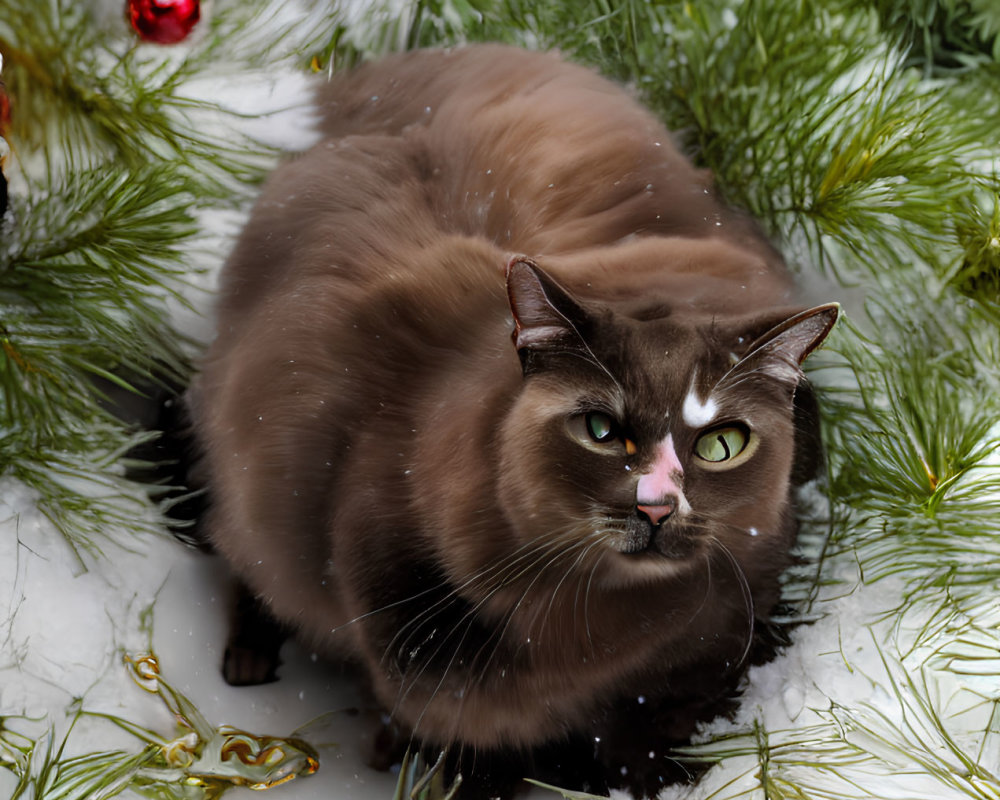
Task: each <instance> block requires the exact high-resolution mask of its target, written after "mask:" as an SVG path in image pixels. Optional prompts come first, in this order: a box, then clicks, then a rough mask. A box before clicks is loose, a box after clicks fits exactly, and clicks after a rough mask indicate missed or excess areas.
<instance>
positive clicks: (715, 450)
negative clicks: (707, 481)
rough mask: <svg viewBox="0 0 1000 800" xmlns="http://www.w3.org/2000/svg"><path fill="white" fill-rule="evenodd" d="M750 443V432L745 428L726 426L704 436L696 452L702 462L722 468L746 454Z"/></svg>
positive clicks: (700, 439) (695, 446)
mask: <svg viewBox="0 0 1000 800" xmlns="http://www.w3.org/2000/svg"><path fill="white" fill-rule="evenodd" d="M750 441H751V440H750V431H748V430H747V429H746V428H745V427H743V426H742V425H726V426H724V427H722V428H715V429H713V430H710V431H708V432H707V433H704V434H702V435H701V436H700V437H699V439H698V441H697V442H695V445H694V451H695V453H696V454H697V456H698V458H700V459H701V460H702V461H705V462H708V463H709V464H716V465H719V466H722V465H723V464H725V463H726V462H730V461H732V460H733V459H735V458H736V457H737V456H740V455H742V454H743V453H745V452H746V451H747V447H748V446H749V445H750Z"/></svg>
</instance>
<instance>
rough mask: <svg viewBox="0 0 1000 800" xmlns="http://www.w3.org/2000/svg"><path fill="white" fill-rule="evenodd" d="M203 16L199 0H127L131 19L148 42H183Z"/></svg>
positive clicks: (137, 31)
mask: <svg viewBox="0 0 1000 800" xmlns="http://www.w3.org/2000/svg"><path fill="white" fill-rule="evenodd" d="M200 17H201V2H200V0H128V18H129V22H131V23H132V27H133V28H135V32H136V33H138V34H139V36H140V37H142V39H143V41H146V42H158V43H159V44H174V43H175V42H180V41H182V40H183V39H185V38H186V37H187V35H188V34H189V33H191V29H192V28H193V27H194V26H195V24H196V23H197V22H198V19H199V18H200Z"/></svg>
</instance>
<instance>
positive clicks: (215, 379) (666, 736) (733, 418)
mask: <svg viewBox="0 0 1000 800" xmlns="http://www.w3.org/2000/svg"><path fill="white" fill-rule="evenodd" d="M322 106H323V114H324V119H323V122H322V125H323V130H324V132H325V133H326V134H327V138H326V139H325V140H324V141H323V142H321V143H320V144H318V145H317V146H316V147H314V148H313V149H312V150H310V151H309V152H307V153H306V154H304V155H303V156H301V157H300V158H297V159H296V160H294V161H292V162H291V163H289V164H288V165H286V166H284V167H283V168H281V169H279V170H278V171H277V172H276V173H275V174H274V175H273V176H272V178H271V179H270V181H269V183H268V184H267V186H266V187H265V189H264V191H263V194H262V197H261V198H260V201H259V202H258V204H257V206H256V208H255V210H254V212H253V215H252V217H251V219H250V222H249V224H248V225H247V226H246V229H245V231H244V232H243V235H242V237H241V238H240V240H239V242H238V244H237V246H236V248H235V251H234V252H233V254H232V256H231V258H230V259H229V262H228V264H227V266H226V268H225V271H224V274H223V279H222V287H221V294H220V299H219V305H218V319H219V322H218V338H217V339H216V341H215V342H214V344H213V345H212V346H211V349H210V350H209V352H208V354H207V356H206V358H205V360H204V364H203V369H202V373H201V376H200V379H199V382H198V384H197V386H196V387H195V389H194V390H193V392H192V412H193V417H194V423H195V429H196V433H197V437H198V439H199V442H200V445H201V448H202V449H203V451H204V457H205V468H206V470H207V474H208V482H209V488H210V492H211V496H212V508H211V511H210V512H209V516H208V518H207V520H206V522H205V525H206V528H207V531H208V535H209V538H210V541H211V543H212V545H213V546H214V547H215V549H216V550H218V551H219V552H220V553H222V554H223V555H224V556H225V558H226V559H227V560H228V562H229V563H230V564H231V566H232V568H233V570H234V571H235V573H236V575H237V576H238V577H239V579H240V580H241V581H243V582H244V583H245V584H246V586H248V587H249V588H250V590H251V591H252V592H253V594H254V595H256V597H258V598H259V599H260V601H261V602H262V603H263V605H264V607H265V608H266V610H267V612H269V614H271V615H273V617H274V618H275V619H276V620H278V621H280V623H281V624H283V625H285V626H287V627H289V628H291V629H293V630H295V631H296V632H297V635H298V636H300V637H301V638H302V639H303V640H304V641H305V642H306V643H308V645H309V646H310V647H314V648H316V649H317V650H319V651H320V652H323V653H325V654H328V655H329V656H330V657H331V658H334V659H347V660H350V661H353V662H355V663H357V664H358V665H360V667H361V669H362V671H363V673H364V674H365V675H366V676H367V679H368V680H369V681H370V684H371V688H372V690H373V691H374V693H375V695H376V697H377V698H378V699H379V701H380V702H381V703H382V704H384V706H385V708H386V709H388V710H389V711H390V712H391V714H392V716H393V718H394V719H395V720H396V721H397V722H398V723H399V724H400V725H401V726H403V727H404V728H405V729H406V730H408V731H411V732H412V733H413V734H414V735H415V737H416V738H417V739H418V740H420V741H422V742H424V743H425V744H428V745H433V746H439V745H446V744H453V743H458V744H460V745H461V746H462V747H463V748H464V749H465V750H466V751H467V752H476V753H478V754H480V755H482V758H483V760H484V762H485V761H487V760H488V758H487V756H486V755H485V754H489V753H493V752H498V751H503V750H511V751H522V752H527V751H531V750H533V749H538V750H539V752H543V751H545V749H546V748H551V747H555V746H556V745H558V743H560V742H582V743H583V748H584V749H585V750H587V752H588V757H590V758H593V756H594V754H595V752H596V754H597V759H598V761H604V762H606V763H608V764H609V765H612V764H614V769H615V770H617V768H618V767H617V762H616V761H615V759H617V758H618V757H619V753H620V752H623V751H624V750H626V749H627V748H628V747H629V746H631V745H630V744H629V742H630V741H631V737H634V739H635V742H634V744H635V745H636V747H637V748H638V749H639V751H641V757H642V759H647V760H648V758H649V757H648V755H647V751H648V750H650V749H652V748H651V747H650V746H649V745H648V743H649V742H651V741H657V742H666V743H670V742H674V741H678V740H682V739H683V738H684V737H686V736H688V735H689V734H690V732H691V730H692V727H693V725H694V722H695V721H696V720H697V719H698V718H699V717H700V716H704V715H705V714H708V713H711V711H712V709H713V708H715V705H714V704H715V703H716V702H717V701H718V700H719V699H720V698H724V697H726V696H728V695H729V693H731V692H732V690H733V687H734V686H735V684H736V681H737V679H738V677H739V675H740V672H741V669H742V667H743V666H744V665H745V662H746V659H747V654H748V651H749V650H750V647H751V644H752V643H753V641H754V634H755V624H756V622H757V621H760V620H766V618H767V615H768V613H769V611H770V610H771V609H772V607H773V606H774V604H775V602H776V601H777V598H778V576H779V574H780V573H781V571H782V570H783V568H785V567H786V566H787V565H788V563H789V556H788V552H789V547H790V545H791V544H792V541H793V538H794V535H795V522H794V509H793V508H792V505H791V501H790V494H789V493H790V487H791V475H792V471H793V466H794V461H795V453H796V448H797V439H796V437H797V434H796V427H795V420H794V415H795V414H794V412H795V408H796V401H795V398H796V396H797V388H799V387H801V386H802V385H803V384H802V372H801V370H800V366H799V365H800V363H801V362H802V360H803V359H804V358H805V357H806V356H807V355H808V354H809V353H810V352H811V351H812V350H813V349H814V348H816V347H817V346H818V345H819V344H820V343H821V342H822V341H823V339H824V338H825V337H826V335H827V334H828V333H829V331H830V329H831V327H832V326H833V324H834V322H835V320H836V318H837V307H836V306H835V305H825V306H820V307H818V308H813V309H810V310H805V311H804V310H802V309H801V308H800V307H798V306H797V305H796V304H795V300H794V292H793V288H792V285H791V282H790V279H789V277H788V275H787V273H786V270H785V268H784V266H783V264H782V261H781V259H780V257H779V256H778V255H777V253H776V252H775V251H774V250H773V249H772V247H771V246H770V245H769V244H768V243H767V242H766V241H765V240H764V238H763V237H762V236H761V235H760V234H759V233H758V231H757V229H756V227H755V226H754V225H753V224H752V223H751V222H750V221H749V220H747V219H745V218H744V217H743V216H741V215H740V214H738V213H735V212H734V211H732V210H730V209H727V208H726V207H725V206H723V205H722V204H721V203H720V202H719V201H718V200H717V199H716V198H715V196H714V195H713V193H712V191H711V188H710V181H709V178H708V176H707V175H706V174H704V173H702V172H699V171H697V170H695V169H694V168H693V167H691V166H690V165H689V163H688V162H687V161H686V160H685V159H684V158H683V157H682V156H681V155H680V154H679V153H678V152H677V150H676V149H675V148H674V147H673V146H672V144H671V141H670V136H669V134H668V132H667V131H666V130H665V129H664V128H663V127H662V125H661V124H660V123H659V122H658V121H657V120H656V119H655V118H654V117H653V116H652V115H651V114H649V113H648V112H647V111H645V110H644V109H643V108H641V107H640V106H639V105H638V104H637V103H635V102H634V101H633V100H632V99H631V98H630V97H629V96H628V94H627V93H626V92H624V91H623V90H621V89H620V88H618V87H616V86H614V85H612V84H611V83H609V82H607V81H606V80H604V79H602V78H600V77H598V76H597V75H595V74H593V73H592V72H590V71H588V70H586V69H583V68H581V67H578V66H574V65H571V64H568V63H565V62H564V61H562V60H560V59H559V58H557V57H556V56H554V55H546V54H538V53H531V52H525V51H522V50H517V49H513V48H507V47H501V46H473V47H465V48H460V49H455V50H450V51H433V52H431V51H423V52H414V53H408V54H404V55H398V56H394V57H391V58H388V59H385V60H384V61H381V62H379V63H374V64H368V65H365V66H362V67H361V68H359V69H358V70H356V71H354V72H350V73H348V74H343V75H338V76H336V77H335V78H334V79H333V81H332V82H331V83H330V84H329V85H328V86H326V87H324V89H323V90H322ZM512 337H513V342H512V341H511V338H512ZM802 392H803V389H801V388H800V389H799V392H798V396H799V397H803V394H802ZM805 396H806V397H808V395H805ZM800 405H802V403H800ZM810 446H812V445H810V444H809V442H808V441H806V443H805V444H803V443H802V439H801V435H799V439H798V449H799V450H800V451H803V452H804V451H805V450H807V449H808V448H809V447H810ZM250 662H251V664H252V658H250ZM227 669H228V670H229V672H230V677H231V678H234V679H236V680H239V679H240V669H241V668H240V667H238V666H234V665H233V664H230V665H229V666H228V667H227ZM254 673H255V670H254V668H251V669H250V673H249V674H250V676H251V677H252V676H253V675H254ZM640 712H641V715H640V716H636V715H639V714H640ZM636 719H639V720H640V721H641V723H640V724H641V725H647V726H649V727H648V728H641V727H640V728H639V729H637V726H636V722H635V720H636ZM595 740H596V741H595ZM612 740H614V741H612ZM469 769H472V770H473V771H474V769H475V768H474V767H471V768H470V767H467V771H468V770H469ZM647 771H648V770H647ZM652 771H653V772H654V773H655V772H659V773H662V772H663V767H662V754H661V756H658V757H657V759H656V766H655V767H654V768H653V770H652ZM633 773H635V770H633ZM607 782H608V781H606V783H607ZM610 782H613V781H610ZM620 782H621V783H623V784H625V785H630V786H632V788H633V790H634V791H636V792H639V793H642V792H649V791H654V790H655V786H654V787H651V786H649V785H639V784H637V783H635V782H634V781H632V780H631V779H622V780H621V781H620ZM652 782H653V783H654V784H655V783H656V776H655V775H654V776H653V778H652ZM472 796H475V795H472Z"/></svg>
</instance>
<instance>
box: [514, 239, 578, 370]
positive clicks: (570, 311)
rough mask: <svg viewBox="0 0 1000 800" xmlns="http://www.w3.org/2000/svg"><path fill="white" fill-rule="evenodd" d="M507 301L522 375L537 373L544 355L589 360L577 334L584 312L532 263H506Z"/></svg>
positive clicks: (516, 258)
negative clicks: (570, 354)
mask: <svg viewBox="0 0 1000 800" xmlns="http://www.w3.org/2000/svg"><path fill="white" fill-rule="evenodd" d="M507 298H508V300H509V301H510V311H511V314H512V315H513V317H514V332H513V333H512V334H511V339H513V341H514V347H516V348H517V354H518V356H520V358H521V367H522V369H523V370H524V373H525V375H527V374H529V373H530V372H533V371H536V370H537V369H539V368H540V366H541V361H543V360H544V356H545V355H551V354H557V353H572V354H573V355H577V356H583V357H584V358H586V359H587V360H588V361H591V360H593V358H594V356H593V353H592V352H591V350H590V348H589V347H588V346H587V344H586V342H585V340H584V338H583V334H582V333H581V328H583V327H585V325H586V320H587V312H586V311H585V310H584V309H583V308H582V307H581V306H580V305H579V303H577V302H576V300H574V299H573V297H572V296H571V295H570V294H569V292H567V291H566V290H565V289H563V288H562V286H560V285H559V284H558V283H556V281H555V280H554V279H553V278H551V277H550V276H549V275H548V274H546V272H545V271H544V270H543V269H541V268H540V267H539V266H538V265H537V264H536V263H535V262H534V261H532V260H531V259H529V258H525V257H524V256H514V258H512V259H511V260H510V261H509V262H508V263H507Z"/></svg>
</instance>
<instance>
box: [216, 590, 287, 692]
mask: <svg viewBox="0 0 1000 800" xmlns="http://www.w3.org/2000/svg"><path fill="white" fill-rule="evenodd" d="M288 635H289V630H288V628H287V627H286V626H285V625H283V624H282V623H280V622H278V621H277V620H276V619H275V618H274V617H272V616H271V614H270V613H268V611H267V609H266V608H264V605H263V603H261V602H260V600H258V599H257V597H255V596H254V594H253V593H252V592H251V591H250V590H249V589H248V588H247V587H246V586H245V585H244V584H243V582H242V581H237V582H236V585H235V587H234V598H233V607H232V613H231V616H230V620H229V638H228V639H227V641H226V651H225V654H224V655H223V657H222V677H223V678H225V680H226V683H228V684H229V685H231V686H254V685H257V684H261V683H272V682H273V681H276V680H277V679H278V675H277V670H278V667H279V666H280V665H281V657H280V653H281V646H282V644H284V642H285V639H287V638H288Z"/></svg>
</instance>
